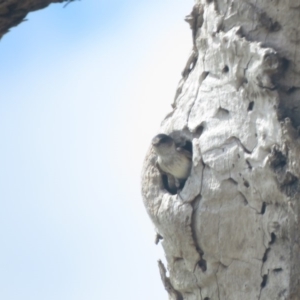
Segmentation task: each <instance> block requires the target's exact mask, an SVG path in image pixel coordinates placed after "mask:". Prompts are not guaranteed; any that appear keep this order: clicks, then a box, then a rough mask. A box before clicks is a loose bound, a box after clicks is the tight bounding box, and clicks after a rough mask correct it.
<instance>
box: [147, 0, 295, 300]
mask: <svg viewBox="0 0 300 300" xmlns="http://www.w3.org/2000/svg"><path fill="white" fill-rule="evenodd" d="M186 20H187V21H188V22H189V23H190V25H191V29H192V33H193V42H194V46H193V50H192V53H191V56H190V58H189V59H188V63H187V65H186V67H185V69H184V71H183V73H182V74H183V77H182V80H181V82H180V83H179V87H178V89H177V92H176V96H175V101H174V103H173V111H172V112H171V113H170V114H168V115H167V116H166V118H165V119H164V120H163V122H162V124H161V127H160V132H161V133H166V134H169V135H171V136H172V137H173V139H174V140H175V141H176V143H177V144H179V145H184V144H185V147H187V148H189V147H190V148H191V149H192V151H193V167H192V171H191V174H190V176H189V178H188V179H187V181H186V183H185V186H184V187H183V189H182V190H181V191H179V192H178V193H177V194H175V195H172V194H171V193H169V192H168V191H167V188H166V186H165V184H164V181H163V176H162V174H161V173H160V171H159V170H158V168H157V167H156V156H155V154H154V151H153V149H151V148H150V149H149V152H148V154H147V156H146V158H145V163H144V168H143V174H142V194H143V198H144V203H145V206H146V209H147V211H148V214H149V216H150V218H151V220H152V222H153V223H154V225H155V227H156V230H157V233H158V239H157V240H159V239H162V242H161V244H162V246H163V249H164V251H165V254H166V260H167V269H168V271H169V275H168V276H167V274H166V270H165V268H164V265H163V264H162V262H159V268H160V272H161V277H162V280H163V283H164V285H165V288H166V290H167V291H168V293H169V298H170V299H187V300H196V299H197V300H198V299H199V300H200V299H201V300H225V299H226V300H254V299H260V300H277V299H278V300H279V299H289V300H297V299H300V249H299V247H300V230H299V229H300V227H299V220H300V219H299V218H300V202H299V200H300V198H299V196H300V189H299V176H300V160H299V159H298V158H299V157H300V140H299V134H298V130H297V128H298V126H299V125H300V112H299V108H298V106H299V100H300V47H298V45H299V42H300V26H299V23H300V0H286V1H279V0H263V1H262V0H261V1H259V0H258V1H257V0H249V1H247V2H246V1H244V0H215V1H213V0H210V1H209V0H207V1H204V0H197V1H196V4H195V6H194V8H193V11H192V13H191V15H190V16H188V17H187V19H186Z"/></svg>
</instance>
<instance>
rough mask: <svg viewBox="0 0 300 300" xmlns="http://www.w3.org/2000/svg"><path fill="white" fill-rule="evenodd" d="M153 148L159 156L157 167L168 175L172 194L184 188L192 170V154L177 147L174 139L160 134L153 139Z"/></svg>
mask: <svg viewBox="0 0 300 300" xmlns="http://www.w3.org/2000/svg"><path fill="white" fill-rule="evenodd" d="M152 147H153V149H154V152H155V153H156V155H157V167H158V169H159V170H160V171H161V173H162V174H166V175H167V179H168V188H169V190H170V191H171V192H175V191H178V190H179V189H181V188H183V186H184V183H185V181H186V179H187V178H188V176H189V175H190V172H191V168H192V154H191V153H190V152H189V151H187V150H185V149H184V148H181V147H177V146H176V144H175V141H174V140H173V138H172V137H171V136H169V135H167V134H163V133H160V134H158V135H156V136H155V137H154V138H153V139H152Z"/></svg>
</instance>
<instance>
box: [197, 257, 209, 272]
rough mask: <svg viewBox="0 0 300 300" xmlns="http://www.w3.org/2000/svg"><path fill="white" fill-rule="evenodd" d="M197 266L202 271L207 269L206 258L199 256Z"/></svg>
mask: <svg viewBox="0 0 300 300" xmlns="http://www.w3.org/2000/svg"><path fill="white" fill-rule="evenodd" d="M198 266H199V267H200V269H201V270H202V272H205V271H206V270H207V264H206V260H205V259H203V258H201V259H200V260H199V262H198Z"/></svg>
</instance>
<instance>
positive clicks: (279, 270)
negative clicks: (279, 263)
mask: <svg viewBox="0 0 300 300" xmlns="http://www.w3.org/2000/svg"><path fill="white" fill-rule="evenodd" d="M281 271H282V268H277V269H274V270H273V272H275V273H279V272H281Z"/></svg>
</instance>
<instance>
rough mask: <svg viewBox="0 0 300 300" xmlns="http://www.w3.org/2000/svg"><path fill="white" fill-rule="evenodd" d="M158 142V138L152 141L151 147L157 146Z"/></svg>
mask: <svg viewBox="0 0 300 300" xmlns="http://www.w3.org/2000/svg"><path fill="white" fill-rule="evenodd" d="M159 142H160V139H159V138H158V137H156V138H154V139H153V140H152V145H153V146H157V145H158V144H159Z"/></svg>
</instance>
